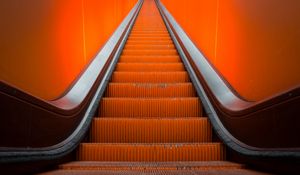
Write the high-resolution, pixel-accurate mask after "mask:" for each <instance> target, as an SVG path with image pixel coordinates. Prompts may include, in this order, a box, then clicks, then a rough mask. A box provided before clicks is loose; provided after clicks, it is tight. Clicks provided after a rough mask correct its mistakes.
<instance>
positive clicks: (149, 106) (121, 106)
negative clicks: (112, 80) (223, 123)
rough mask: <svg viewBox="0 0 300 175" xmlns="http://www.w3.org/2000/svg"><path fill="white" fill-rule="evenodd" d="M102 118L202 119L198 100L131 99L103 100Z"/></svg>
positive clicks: (100, 114) (100, 107)
mask: <svg viewBox="0 0 300 175" xmlns="http://www.w3.org/2000/svg"><path fill="white" fill-rule="evenodd" d="M99 116H100V117H137V118H147V117H201V116H202V110H201V104H200V100H199V99H198V98H189V99H187V98H183V99H130V98H103V99H102V100H101V102H100V106H99Z"/></svg>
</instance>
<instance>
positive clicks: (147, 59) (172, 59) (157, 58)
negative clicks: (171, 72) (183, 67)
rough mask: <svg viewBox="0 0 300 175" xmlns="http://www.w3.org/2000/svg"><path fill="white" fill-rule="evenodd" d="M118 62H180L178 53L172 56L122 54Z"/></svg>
mask: <svg viewBox="0 0 300 175" xmlns="http://www.w3.org/2000/svg"><path fill="white" fill-rule="evenodd" d="M119 62H120V63H122V62H126V63H173V62H181V61H180V58H179V56H178V55H174V56H124V55H121V57H120V60H119Z"/></svg>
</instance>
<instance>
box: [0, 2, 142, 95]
mask: <svg viewBox="0 0 300 175" xmlns="http://www.w3.org/2000/svg"><path fill="white" fill-rule="evenodd" d="M136 2H137V0H114V1H112V0H102V1H98V0H65V1H59V0H42V1H30V2H28V1H18V0H11V1H1V2H0V21H1V28H0V38H1V45H0V52H1V57H0V60H1V61H0V79H1V81H5V82H7V83H9V84H11V85H13V86H16V87H18V88H20V89H22V90H24V91H26V92H28V93H30V94H33V95H35V96H38V97H40V98H43V99H47V100H50V99H55V98H58V97H59V96H61V95H63V93H64V92H65V91H66V90H67V89H68V88H69V87H70V86H71V85H72V82H73V81H74V80H76V78H77V77H78V75H79V74H80V73H81V72H82V71H83V70H84V69H85V67H86V66H87V65H88V64H89V63H90V61H91V60H92V59H93V58H94V56H95V54H96V53H97V52H98V51H99V50H100V49H101V47H102V46H103V44H105V42H106V41H107V39H108V38H109V37H110V36H111V35H112V33H113V32H114V31H115V29H116V28H117V26H118V25H119V24H120V22H121V21H122V20H123V19H124V17H125V16H126V15H127V14H128V12H129V11H130V10H131V8H132V7H133V6H134V4H135V3H136Z"/></svg>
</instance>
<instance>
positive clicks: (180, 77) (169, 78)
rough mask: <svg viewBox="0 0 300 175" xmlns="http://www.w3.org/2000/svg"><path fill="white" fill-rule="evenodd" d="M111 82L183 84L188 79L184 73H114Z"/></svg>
mask: <svg viewBox="0 0 300 175" xmlns="http://www.w3.org/2000/svg"><path fill="white" fill-rule="evenodd" d="M111 81H112V82H119V83H120V82H122V83H185V82H189V81H190V79H189V76H188V74H187V73H186V72H171V73H168V72H161V73H158V72H154V73H153V72H148V73H147V72H143V73H136V72H114V73H113V75H112V79H111Z"/></svg>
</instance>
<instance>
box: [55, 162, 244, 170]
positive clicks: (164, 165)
mask: <svg viewBox="0 0 300 175" xmlns="http://www.w3.org/2000/svg"><path fill="white" fill-rule="evenodd" d="M59 167H60V169H69V170H71V169H73V170H75V169H77V170H83V169H85V170H110V169H113V170H141V169H144V170H184V169H189V170H191V169H193V170H207V169H237V168H244V167H245V166H244V165H242V164H238V163H234V162H229V161H186V162H100V161H74V162H69V163H66V164H62V165H60V166H59Z"/></svg>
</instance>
